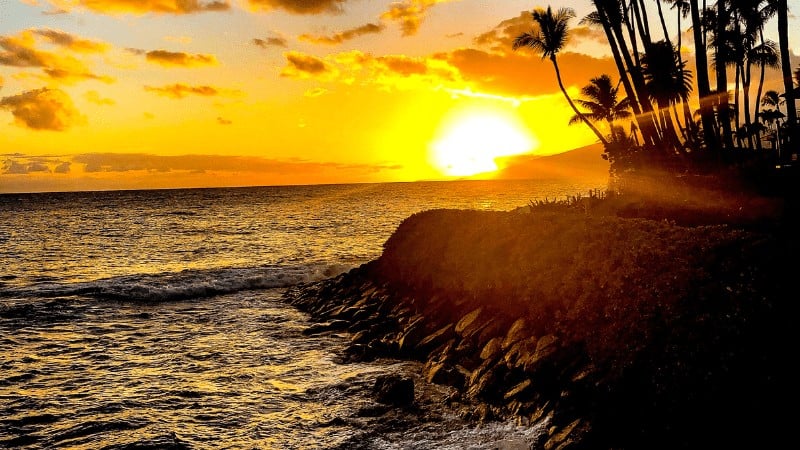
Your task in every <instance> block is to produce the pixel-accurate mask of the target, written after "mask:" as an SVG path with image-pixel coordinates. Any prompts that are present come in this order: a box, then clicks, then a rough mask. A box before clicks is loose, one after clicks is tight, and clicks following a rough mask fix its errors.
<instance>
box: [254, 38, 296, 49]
mask: <svg viewBox="0 0 800 450" xmlns="http://www.w3.org/2000/svg"><path fill="white" fill-rule="evenodd" d="M252 42H253V45H255V46H257V47H261V48H270V47H283V48H286V47H288V46H289V43H288V42H286V38H283V37H277V36H274V37H268V38H266V39H259V38H256V39H253V40H252Z"/></svg>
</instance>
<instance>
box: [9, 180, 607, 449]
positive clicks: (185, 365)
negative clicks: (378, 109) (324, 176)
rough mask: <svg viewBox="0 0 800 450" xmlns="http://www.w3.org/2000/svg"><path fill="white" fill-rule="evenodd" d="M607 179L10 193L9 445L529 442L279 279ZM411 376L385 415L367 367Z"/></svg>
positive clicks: (524, 431)
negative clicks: (381, 356)
mask: <svg viewBox="0 0 800 450" xmlns="http://www.w3.org/2000/svg"><path fill="white" fill-rule="evenodd" d="M602 187H603V186H602V183H599V182H598V181H597V180H594V181H586V182H582V183H581V182H571V181H564V180H530V181H453V182H419V183H388V184H357V185H323V186H286V187H255V188H234V189H185V190H152V191H113V192H81V193H43V194H6V195H0V215H1V217H2V220H0V447H7V448H23V449H55V448H59V449H164V448H174V449H218V448H230V449H255V448H258V449H346V448H362V449H373V448H374V449H417V448H418V449H429V448H437V449H448V448H451V449H462V448H473V449H490V448H505V449H515V448H529V446H530V443H531V442H533V441H534V440H535V439H536V438H537V433H539V431H540V430H536V429H533V428H531V427H525V426H521V425H522V424H517V423H514V422H508V423H504V422H498V423H485V424H475V423H472V422H468V421H464V420H462V419H461V418H460V417H458V416H457V415H456V414H454V413H452V412H450V411H448V410H447V408H446V406H444V404H443V399H444V398H446V397H447V395H448V394H449V393H448V391H447V388H445V387H439V386H431V385H427V384H425V383H424V381H423V380H420V379H419V376H418V374H419V367H418V366H416V365H415V363H413V362H407V361H405V362H404V361H388V360H378V361H375V362H370V363H348V364H341V363H339V362H338V358H337V355H338V352H340V351H341V350H342V349H343V348H344V346H345V344H346V343H347V342H348V336H347V335H346V334H345V333H337V334H327V335H317V336H306V335H305V334H304V333H303V330H305V329H306V328H307V327H309V326H310V324H311V322H309V320H308V317H306V316H305V315H304V314H303V313H301V312H299V311H297V310H295V309H293V308H291V307H289V306H288V305H286V304H284V303H283V302H282V301H281V294H282V292H283V290H284V289H286V288H287V287H290V286H292V285H295V284H297V283H301V282H307V281H314V280H320V279H323V278H326V277H331V276H335V275H337V274H339V273H342V272H344V271H347V270H349V269H351V268H353V267H356V266H358V265H360V264H362V263H364V262H367V261H369V260H371V259H374V258H376V257H378V256H379V255H380V253H381V250H382V245H383V243H384V242H385V241H386V239H387V238H388V237H389V236H390V235H391V233H392V232H393V231H394V230H395V229H396V227H397V226H398V225H399V224H400V222H401V221H402V220H403V219H404V218H406V217H408V216H409V215H411V214H413V213H415V212H419V211H423V210H427V209H435V208H462V209H463V208H470V209H485V210H511V209H513V208H515V207H518V206H524V205H527V204H528V203H529V202H530V201H534V200H543V199H545V198H549V199H554V198H561V199H563V198H565V197H566V196H568V195H570V196H571V195H576V194H583V195H586V194H587V193H588V191H589V190H590V189H596V188H602ZM385 373H401V374H405V375H407V376H410V377H414V378H415V380H416V382H417V389H418V391H419V393H418V396H419V401H418V403H419V407H418V409H417V411H416V412H415V413H413V414H409V416H414V418H413V420H411V419H408V420H405V421H403V420H401V421H399V422H398V423H396V424H393V425H391V426H387V424H386V423H382V422H381V419H380V417H377V414H371V413H370V412H371V411H375V404H374V403H375V402H374V399H373V398H372V395H371V383H373V382H374V379H375V377H376V376H378V375H380V374H385Z"/></svg>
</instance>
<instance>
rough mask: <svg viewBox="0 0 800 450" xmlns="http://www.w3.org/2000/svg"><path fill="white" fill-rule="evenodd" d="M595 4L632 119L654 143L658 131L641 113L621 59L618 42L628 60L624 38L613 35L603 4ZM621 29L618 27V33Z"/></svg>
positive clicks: (636, 94)
mask: <svg viewBox="0 0 800 450" xmlns="http://www.w3.org/2000/svg"><path fill="white" fill-rule="evenodd" d="M595 6H597V15H598V16H599V18H600V23H601V25H602V26H603V31H604V32H605V34H606V39H608V43H609V45H610V47H611V54H612V55H613V57H614V63H615V64H616V65H617V71H618V72H619V77H620V81H621V82H622V86H623V88H624V89H625V95H627V97H628V99H630V104H631V109H632V110H633V113H634V119H635V120H636V123H637V124H638V126H639V129H641V130H643V131H642V135H643V138H644V140H645V142H646V143H647V144H651V145H655V143H656V142H657V139H658V132H657V131H656V129H655V128H654V127H653V122H652V117H651V115H649V114H647V115H643V114H642V107H641V105H642V103H641V102H640V101H639V98H638V95H639V94H638V93H637V92H636V91H635V90H634V87H633V85H632V84H631V80H630V78H631V77H630V76H628V72H629V71H630V69H626V67H625V62H624V61H623V59H622V51H621V50H620V43H621V44H622V47H623V48H624V53H625V56H626V57H627V58H626V59H627V60H628V61H629V62H630V55H629V54H628V53H627V51H628V49H627V46H625V39H624V38H623V37H622V36H620V37H621V39H620V41H618V40H617V38H616V37H615V35H614V31H613V29H612V26H611V22H610V20H609V17H608V14H606V10H605V8H603V5H595ZM621 32H622V29H621V28H620V33H619V34H620V35H621Z"/></svg>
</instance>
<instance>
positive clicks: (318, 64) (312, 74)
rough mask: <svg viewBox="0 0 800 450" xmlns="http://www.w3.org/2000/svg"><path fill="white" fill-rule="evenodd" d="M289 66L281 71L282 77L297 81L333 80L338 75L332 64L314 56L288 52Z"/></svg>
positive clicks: (285, 54)
mask: <svg viewBox="0 0 800 450" xmlns="http://www.w3.org/2000/svg"><path fill="white" fill-rule="evenodd" d="M284 56H285V57H286V62H287V65H286V67H284V68H283V70H282V71H281V76H283V77H288V78H297V79H308V78H332V77H335V76H336V74H337V71H336V68H335V67H333V66H332V65H331V64H330V63H328V62H326V61H324V60H323V59H321V58H318V57H316V56H313V55H309V54H306V53H301V52H294V51H292V52H286V53H284Z"/></svg>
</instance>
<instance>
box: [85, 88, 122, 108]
mask: <svg viewBox="0 0 800 450" xmlns="http://www.w3.org/2000/svg"><path fill="white" fill-rule="evenodd" d="M84 98H85V99H86V100H88V101H90V102H92V103H94V104H96V105H100V106H113V105H116V104H117V102H115V101H114V100H112V99H110V98H103V97H102V96H100V94H99V93H98V92H97V91H88V92H86V94H84Z"/></svg>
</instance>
